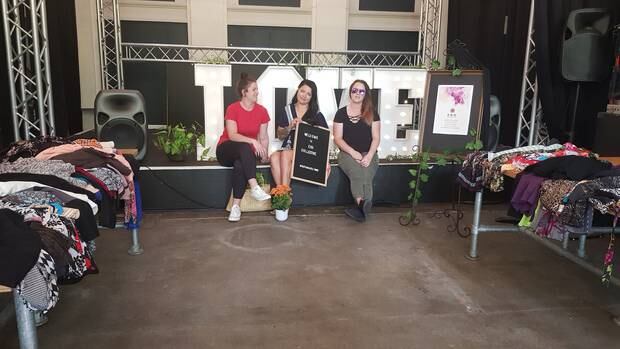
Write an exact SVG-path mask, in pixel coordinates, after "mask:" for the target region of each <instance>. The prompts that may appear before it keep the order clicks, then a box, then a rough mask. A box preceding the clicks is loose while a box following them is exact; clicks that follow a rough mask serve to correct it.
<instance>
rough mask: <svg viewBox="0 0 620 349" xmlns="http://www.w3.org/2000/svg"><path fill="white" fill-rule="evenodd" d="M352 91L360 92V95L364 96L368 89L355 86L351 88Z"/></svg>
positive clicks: (354, 92)
mask: <svg viewBox="0 0 620 349" xmlns="http://www.w3.org/2000/svg"><path fill="white" fill-rule="evenodd" d="M351 93H353V94H360V95H362V96H363V95H365V94H366V90H364V89H361V88H355V87H354V88H352V89H351Z"/></svg>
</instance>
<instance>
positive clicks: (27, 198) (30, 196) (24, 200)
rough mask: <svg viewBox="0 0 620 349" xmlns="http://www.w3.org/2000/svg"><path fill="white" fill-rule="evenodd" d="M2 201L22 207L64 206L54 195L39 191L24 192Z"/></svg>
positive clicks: (8, 196) (6, 197) (9, 196)
mask: <svg viewBox="0 0 620 349" xmlns="http://www.w3.org/2000/svg"><path fill="white" fill-rule="evenodd" d="M2 199H3V200H6V201H11V202H13V203H16V204H19V205H22V206H30V205H52V204H56V203H58V204H62V201H61V200H60V199H58V197H57V196H56V195H54V194H53V193H50V192H47V191H38V190H22V191H20V192H17V193H13V194H10V195H7V196H5V197H4V198H2Z"/></svg>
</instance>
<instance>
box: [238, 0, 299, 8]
mask: <svg viewBox="0 0 620 349" xmlns="http://www.w3.org/2000/svg"><path fill="white" fill-rule="evenodd" d="M239 5H255V6H280V7H301V0H239Z"/></svg>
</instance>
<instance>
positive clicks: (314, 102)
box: [291, 80, 319, 125]
mask: <svg viewBox="0 0 620 349" xmlns="http://www.w3.org/2000/svg"><path fill="white" fill-rule="evenodd" d="M304 85H305V86H308V87H310V90H312V97H311V98H310V102H309V103H308V110H306V113H305V114H304V115H303V116H302V117H301V120H302V121H305V122H307V123H309V124H310V125H316V124H318V123H319V121H318V120H317V117H316V116H317V114H318V113H319V96H318V91H317V88H316V84H315V83H314V81H312V80H302V82H300V83H299V85H298V86H297V91H295V95H294V96H293V99H292V100H291V104H293V105H295V103H297V93H298V92H299V89H300V88H301V87H302V86H304Z"/></svg>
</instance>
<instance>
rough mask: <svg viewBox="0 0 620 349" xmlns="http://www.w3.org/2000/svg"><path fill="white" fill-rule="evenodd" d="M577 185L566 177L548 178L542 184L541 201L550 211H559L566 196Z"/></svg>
mask: <svg viewBox="0 0 620 349" xmlns="http://www.w3.org/2000/svg"><path fill="white" fill-rule="evenodd" d="M575 185H577V182H576V181H569V180H566V179H558V180H547V181H544V182H543V184H542V185H541V186H540V203H541V204H542V205H543V207H544V208H546V209H547V210H548V211H551V212H554V213H556V214H557V213H558V212H559V208H560V205H562V201H563V200H564V197H565V196H566V195H568V193H570V192H571V191H572V190H573V188H574V187H575Z"/></svg>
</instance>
